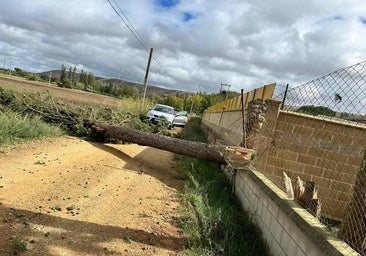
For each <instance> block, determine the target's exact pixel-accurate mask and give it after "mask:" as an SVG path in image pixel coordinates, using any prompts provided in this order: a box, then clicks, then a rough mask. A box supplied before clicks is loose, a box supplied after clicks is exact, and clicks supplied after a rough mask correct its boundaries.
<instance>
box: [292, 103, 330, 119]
mask: <svg viewBox="0 0 366 256" xmlns="http://www.w3.org/2000/svg"><path fill="white" fill-rule="evenodd" d="M297 112H300V113H304V114H308V115H313V116H318V115H322V116H332V117H333V116H335V115H336V112H335V111H333V110H331V109H330V108H327V107H323V106H313V105H306V106H301V107H300V108H298V110H297Z"/></svg>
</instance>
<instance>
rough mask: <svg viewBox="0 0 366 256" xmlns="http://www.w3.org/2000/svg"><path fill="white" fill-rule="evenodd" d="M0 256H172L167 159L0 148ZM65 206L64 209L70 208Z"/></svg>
mask: <svg viewBox="0 0 366 256" xmlns="http://www.w3.org/2000/svg"><path fill="white" fill-rule="evenodd" d="M0 150H2V152H1V153H0V255H12V254H11V253H12V251H13V250H12V248H11V245H10V244H11V243H10V239H11V237H14V236H16V237H19V238H22V239H24V240H25V241H27V245H28V250H27V251H25V252H22V253H20V255H176V254H178V253H179V252H180V251H181V250H183V247H184V244H185V242H186V239H185V237H184V236H183V235H182V234H181V232H180V230H179V229H178V228H177V225H176V223H175V221H174V217H176V216H178V207H179V204H180V202H179V200H178V199H177V193H178V192H179V191H181V190H182V186H183V181H182V177H181V176H180V175H179V174H178V173H177V172H176V171H175V170H174V160H173V154H171V153H169V152H166V151H161V150H158V149H153V148H149V147H142V146H138V145H135V144H129V145H112V144H98V143H93V142H87V141H84V140H80V139H78V138H72V137H63V138H56V139H47V140H43V141H37V142H31V143H26V144H20V145H17V146H15V147H13V148H5V149H4V148H2V149H1V148H0ZM68 207H69V208H68Z"/></svg>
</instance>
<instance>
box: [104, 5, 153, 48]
mask: <svg viewBox="0 0 366 256" xmlns="http://www.w3.org/2000/svg"><path fill="white" fill-rule="evenodd" d="M107 2H108V3H109V5H110V6H111V7H112V8H113V10H114V11H115V13H116V14H117V15H118V17H119V18H120V19H121V20H122V21H123V23H124V24H125V25H126V27H127V28H128V29H129V30H130V31H131V33H132V35H133V36H134V37H135V38H136V40H137V41H138V42H139V43H140V44H141V45H142V47H143V48H144V49H145V50H146V51H147V52H149V49H148V47H147V46H146V45H145V42H144V40H143V39H142V38H141V36H140V35H139V34H138V33H137V31H136V29H135V28H134V26H133V25H132V24H131V23H130V22H129V20H128V19H127V17H126V15H125V14H124V13H123V11H122V10H121V8H120V7H119V5H118V4H117V3H116V2H115V1H114V0H113V2H114V3H115V4H116V6H117V8H118V9H119V10H120V12H121V13H122V15H123V17H125V18H123V17H122V15H121V14H120V13H119V12H118V11H117V9H116V8H115V7H114V6H113V4H112V3H111V1H110V0H107Z"/></svg>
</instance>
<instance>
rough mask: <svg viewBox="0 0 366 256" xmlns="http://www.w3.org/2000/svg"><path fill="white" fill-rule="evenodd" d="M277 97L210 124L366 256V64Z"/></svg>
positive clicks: (225, 112) (279, 91) (210, 119)
mask: <svg viewBox="0 0 366 256" xmlns="http://www.w3.org/2000/svg"><path fill="white" fill-rule="evenodd" d="M274 95H275V96H274V97H273V99H272V100H270V101H268V100H265V101H264V100H263V99H262V98H260V97H253V98H251V99H252V100H251V101H250V102H248V104H247V107H245V108H246V109H245V111H242V109H226V108H224V107H222V106H226V105H228V106H230V104H229V102H222V103H220V105H217V106H216V107H217V108H213V109H214V110H215V111H216V112H215V111H208V112H207V113H206V116H205V122H207V123H208V124H210V125H211V127H213V129H214V130H215V129H216V130H215V131H216V132H218V133H220V134H222V135H223V136H222V137H223V138H224V140H225V142H226V143H236V144H239V142H238V141H239V140H241V139H242V140H243V141H242V142H241V143H240V144H241V145H246V146H247V147H248V148H253V149H255V150H256V152H257V158H256V160H255V163H254V164H255V167H256V169H257V170H258V171H261V172H263V174H265V175H266V176H267V177H268V178H269V179H270V180H272V181H273V182H274V183H275V184H276V185H278V187H280V188H282V189H283V190H285V192H289V191H290V190H292V192H291V193H292V198H293V199H295V200H297V202H298V203H299V204H300V205H301V206H303V207H304V208H305V209H306V210H307V211H308V212H310V213H311V214H313V215H314V216H315V217H317V218H318V219H319V220H320V221H321V222H322V223H323V224H324V225H325V226H326V227H327V228H328V230H329V231H331V232H332V233H333V234H334V235H335V236H337V237H338V238H340V239H342V240H344V241H345V242H346V243H348V244H349V245H350V246H351V247H352V248H353V249H355V250H356V251H357V252H359V253H360V254H361V255H366V238H365V236H366V170H365V168H366V167H365V166H366V153H365V151H366V62H361V63H357V64H355V65H353V66H350V67H346V68H343V69H339V70H337V71H335V72H332V73H330V74H328V75H325V76H322V77H320V78H317V79H314V80H312V81H310V82H307V83H304V84H301V85H299V86H296V87H291V86H286V85H284V84H282V85H281V84H277V85H276V89H275V91H274ZM242 100H244V99H242ZM237 103H238V101H237ZM239 103H240V102H239ZM239 103H238V104H237V105H238V106H239V105H240V104H239ZM245 106H246V105H245ZM279 108H280V109H281V110H280V111H279ZM219 110H220V111H219ZM244 119H245V120H244ZM244 134H245V135H244ZM289 185H291V189H289ZM345 248H346V247H345Z"/></svg>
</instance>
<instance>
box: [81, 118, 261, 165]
mask: <svg viewBox="0 0 366 256" xmlns="http://www.w3.org/2000/svg"><path fill="white" fill-rule="evenodd" d="M84 126H86V127H89V128H91V129H92V131H93V133H94V135H95V136H96V137H95V139H96V140H97V141H100V142H116V141H122V142H130V143H136V144H139V145H142V146H150V147H154V148H158V149H162V150H166V151H170V152H172V153H176V154H179V155H185V156H189V157H193V158H197V159H202V160H207V161H210V162H215V163H219V164H231V163H232V162H235V163H240V165H241V166H244V165H248V164H249V163H250V160H251V159H252V156H253V155H254V151H253V150H249V149H244V148H238V147H226V146H221V145H213V144H207V143H202V142H195V141H187V140H182V139H177V138H172V137H168V136H164V135H160V134H153V133H147V132H142V131H139V130H135V129H131V128H128V127H125V126H109V125H102V124H98V123H95V122H89V123H88V122H87V123H85V124H84Z"/></svg>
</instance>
